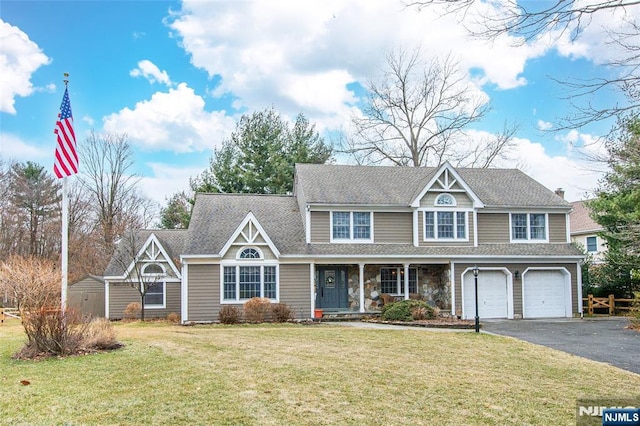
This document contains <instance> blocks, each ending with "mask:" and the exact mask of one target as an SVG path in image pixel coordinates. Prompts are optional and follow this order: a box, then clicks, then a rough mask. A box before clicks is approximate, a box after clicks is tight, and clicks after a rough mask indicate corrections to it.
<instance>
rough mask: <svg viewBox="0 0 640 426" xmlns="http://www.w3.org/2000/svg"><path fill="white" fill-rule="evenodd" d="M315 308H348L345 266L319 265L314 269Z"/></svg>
mask: <svg viewBox="0 0 640 426" xmlns="http://www.w3.org/2000/svg"><path fill="white" fill-rule="evenodd" d="M316 285H317V286H316V308H321V309H326V310H344V309H348V308H349V292H348V290H347V268H346V267H344V266H337V267H334V266H320V267H318V268H317V271H316Z"/></svg>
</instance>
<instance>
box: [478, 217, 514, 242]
mask: <svg viewBox="0 0 640 426" xmlns="http://www.w3.org/2000/svg"><path fill="white" fill-rule="evenodd" d="M509 233H510V230H509V214H508V213H478V244H499V243H508V242H509V238H510V237H509Z"/></svg>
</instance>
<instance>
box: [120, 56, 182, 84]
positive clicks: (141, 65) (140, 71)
mask: <svg viewBox="0 0 640 426" xmlns="http://www.w3.org/2000/svg"><path fill="white" fill-rule="evenodd" d="M129 75H130V76H131V77H144V78H146V79H147V80H149V83H162V84H164V85H166V86H172V85H173V83H171V79H170V78H169V74H167V72H166V71H160V68H158V67H157V66H156V64H154V63H153V62H151V61H149V60H147V59H144V60H142V61H140V62H138V68H134V69H132V70H131V71H130V72H129Z"/></svg>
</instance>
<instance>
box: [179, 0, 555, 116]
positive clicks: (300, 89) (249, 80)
mask: <svg viewBox="0 0 640 426" xmlns="http://www.w3.org/2000/svg"><path fill="white" fill-rule="evenodd" d="M474 7H475V6H474ZM167 22H168V25H169V27H170V28H171V29H172V30H173V31H174V32H175V35H176V36H177V37H178V38H180V39H181V40H180V42H181V45H182V46H183V47H184V49H185V50H186V51H187V53H188V54H189V55H191V62H192V63H193V64H194V65H195V66H196V67H198V68H202V69H204V70H206V71H207V72H208V73H209V75H210V76H214V75H219V76H221V77H222V80H221V83H220V85H219V86H218V87H217V89H216V91H215V94H216V95H221V94H224V93H233V94H234V96H236V97H237V100H236V102H235V105H236V106H237V107H247V108H249V109H260V108H264V107H268V106H271V105H277V106H278V110H279V111H281V112H283V113H285V114H288V115H294V114H295V113H297V112H300V111H302V112H305V113H306V114H308V115H309V116H310V118H311V119H312V120H313V121H315V122H322V123H324V125H328V124H329V123H335V122H338V121H340V120H337V118H338V117H344V114H345V113H347V112H348V110H347V109H346V108H345V103H349V102H353V100H354V94H353V93H352V92H351V91H350V90H349V89H348V88H347V84H349V83H351V82H359V83H361V84H362V83H364V82H365V81H366V80H367V79H369V78H374V77H376V76H379V75H380V73H381V72H382V69H383V67H384V63H385V54H386V53H388V52H390V51H392V50H393V49H398V48H402V49H406V50H412V49H413V48H415V47H417V46H421V52H422V55H423V56H424V59H429V58H431V57H434V56H442V55H445V54H448V53H450V52H451V53H453V55H454V56H455V57H456V58H460V64H461V66H462V67H463V69H464V70H465V71H466V70H468V69H474V70H475V71H477V70H480V71H481V72H480V74H481V77H480V79H479V80H478V81H479V82H480V83H481V84H485V83H490V84H494V85H496V86H497V87H498V88H501V89H508V88H513V87H517V86H520V85H523V84H526V81H525V79H524V78H523V77H522V75H521V74H522V72H523V70H524V66H525V63H526V61H527V59H529V58H532V57H537V56H539V55H541V54H543V53H544V52H545V51H546V49H547V48H548V47H547V46H544V45H542V44H536V45H532V46H529V45H527V46H522V47H518V48H514V47H513V46H512V44H511V43H510V41H511V39H510V37H508V36H505V37H503V38H500V39H498V40H496V41H495V42H494V43H493V44H488V43H485V42H481V41H478V40H471V39H469V38H468V36H467V32H466V30H465V28H464V26H463V25H462V24H460V23H459V22H457V21H456V20H455V17H454V16H449V15H447V16H442V17H440V16H439V15H438V14H437V11H436V10H434V9H433V8H431V7H430V8H425V9H424V10H422V11H418V10H417V9H415V8H409V7H405V6H404V5H403V4H402V3H398V2H372V1H368V0H349V1H342V0H332V1H305V2H289V1H284V0H282V1H277V0H276V1H272V2H231V1H221V2H217V3H216V7H211V5H210V4H208V3H206V2H202V1H197V0H196V1H191V0H186V1H184V2H183V3H182V11H181V12H179V13H176V14H175V15H174V16H172V18H171V19H169V20H168V21H167ZM474 74H475V75H476V76H477V74H478V73H477V72H475V73H474Z"/></svg>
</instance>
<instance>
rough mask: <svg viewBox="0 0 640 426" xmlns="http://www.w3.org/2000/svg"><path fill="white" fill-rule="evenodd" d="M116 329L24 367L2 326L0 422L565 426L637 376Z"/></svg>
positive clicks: (412, 349) (505, 351)
mask: <svg viewBox="0 0 640 426" xmlns="http://www.w3.org/2000/svg"><path fill="white" fill-rule="evenodd" d="M116 329H117V332H118V338H119V340H121V341H122V342H123V343H125V345H126V346H125V347H124V348H123V349H120V350H117V351H114V352H109V353H102V354H98V355H90V356H80V357H71V358H66V359H49V360H45V361H40V362H31V361H16V360H12V359H11V355H12V354H13V353H14V352H15V351H17V350H18V349H19V347H20V346H21V345H22V343H23V341H24V334H23V333H22V328H21V327H20V325H19V323H18V322H17V321H14V320H12V321H9V322H8V323H5V325H3V326H0V342H2V343H1V345H0V423H2V424H11V425H17V424H38V425H46V424H68V425H73V424H123V425H129V424H130V425H134V424H135V425H138V424H174V425H177V424H189V425H191V424H203V425H223V424H227V425H242V424H272V425H284V424H314V425H318V424H326V425H333V424H353V425H365V424H366V425H370V424H385V425H408V424H425V425H445V424H452V425H453V424H455V425H460V424H465V425H468V424H490V425H493V424H519V425H524V424H540V425H549V424H554V425H556V424H567V425H569V424H575V403H576V398H579V397H594V398H595V397H603V396H625V397H628V396H630V395H632V391H634V390H635V392H636V393H637V390H638V389H640V375H636V374H633V373H630V372H625V371H623V370H620V369H617V368H614V367H610V366H607V365H604V364H600V363H596V362H593V361H589V360H585V359H582V358H578V357H575V356H572V355H568V354H565V353H562V352H558V351H554V350H551V349H546V348H543V347H540V346H535V345H532V344H529V343H525V342H519V341H517V340H514V339H510V338H503V337H497V336H492V335H486V334H480V335H476V334H475V333H447V332H444V333H443V332H428V331H425V330H421V329H418V330H371V329H358V328H351V327H342V326H339V325H336V326H332V325H326V324H322V325H313V326H303V325H290V324H284V325H260V326H220V325H217V326H194V327H183V326H177V325H167V324H163V323H145V324H140V323H130V324H117V325H116ZM23 380H26V381H28V382H29V383H30V384H28V385H23V384H21V381H23Z"/></svg>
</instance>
